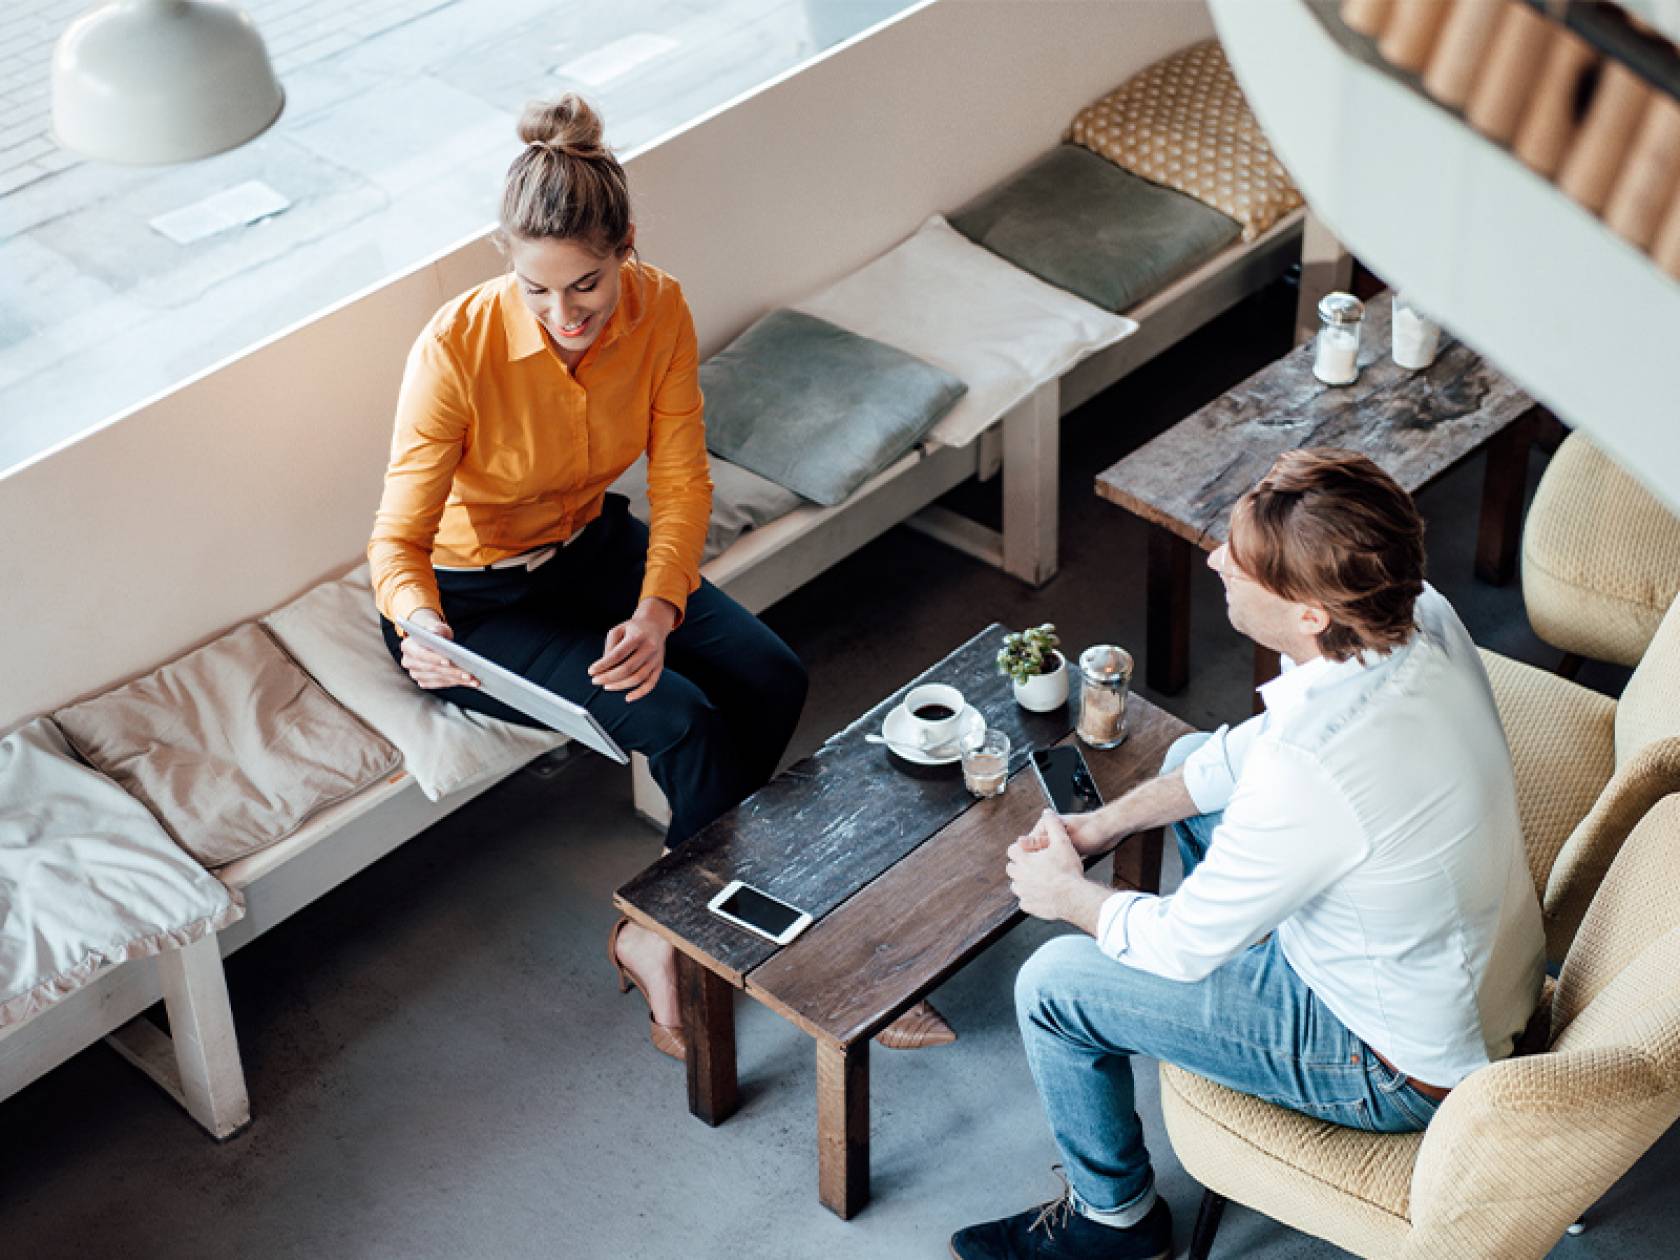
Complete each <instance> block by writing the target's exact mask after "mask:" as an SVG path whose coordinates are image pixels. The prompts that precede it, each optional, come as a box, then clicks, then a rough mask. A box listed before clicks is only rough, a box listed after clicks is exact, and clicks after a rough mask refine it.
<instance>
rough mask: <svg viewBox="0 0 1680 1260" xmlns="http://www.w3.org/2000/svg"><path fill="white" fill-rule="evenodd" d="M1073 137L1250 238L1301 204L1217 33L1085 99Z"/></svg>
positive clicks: (1072, 139)
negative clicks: (1191, 200) (1188, 198)
mask: <svg viewBox="0 0 1680 1260" xmlns="http://www.w3.org/2000/svg"><path fill="white" fill-rule="evenodd" d="M1068 139H1069V140H1071V141H1073V143H1075V144H1078V145H1083V146H1084V147H1085V148H1087V149H1090V150H1091V151H1092V152H1093V153H1098V154H1101V155H1102V156H1103V157H1105V158H1107V159H1108V160H1109V161H1111V162H1113V163H1114V164H1115V165H1117V166H1119V167H1122V168H1123V169H1125V170H1128V171H1131V172H1132V173H1133V174H1134V175H1141V176H1142V177H1143V178H1144V179H1148V180H1153V181H1154V182H1155V183H1157V184H1162V185H1164V186H1166V187H1168V188H1173V189H1176V190H1177V191H1179V192H1181V193H1184V194H1186V195H1187V196H1191V197H1194V198H1195V199H1196V200H1197V201H1200V202H1202V203H1203V204H1204V205H1209V206H1212V207H1213V208H1214V209H1215V210H1218V211H1221V212H1222V213H1224V214H1228V215H1230V216H1231V217H1232V218H1233V219H1235V220H1236V221H1237V222H1238V223H1240V224H1242V234H1243V239H1244V240H1245V241H1251V240H1253V239H1254V238H1255V237H1257V236H1259V235H1260V233H1262V232H1264V231H1265V230H1266V229H1267V228H1269V227H1271V226H1272V224H1274V223H1276V222H1277V221H1278V220H1279V219H1281V218H1282V217H1283V216H1284V215H1286V214H1288V213H1289V212H1290V211H1291V210H1294V209H1295V208H1296V207H1297V206H1299V205H1301V204H1302V200H1301V193H1300V190H1299V189H1297V188H1296V187H1295V184H1294V181H1293V180H1291V179H1290V178H1289V172H1288V171H1286V170H1284V169H1283V163H1282V162H1279V161H1278V160H1277V156H1276V155H1275V154H1274V153H1273V152H1272V146H1271V144H1270V142H1268V141H1267V139H1266V135H1265V133H1264V132H1263V131H1261V130H1260V124H1259V123H1258V122H1257V121H1256V120H1255V117H1254V113H1253V111H1252V110H1250V109H1249V107H1248V101H1247V100H1246V99H1244V97H1243V94H1242V89H1241V88H1240V87H1238V86H1237V80H1236V76H1235V75H1233V74H1232V73H1231V65H1230V63H1229V62H1228V61H1226V60H1225V50H1224V49H1222V48H1221V47H1220V46H1219V41H1218V40H1216V39H1208V40H1203V41H1202V42H1201V43H1199V44H1192V45H1191V46H1190V47H1189V48H1186V49H1184V50H1183V51H1181V52H1177V53H1174V54H1173V55H1172V56H1170V57H1167V58H1164V59H1163V60H1161V61H1158V62H1156V63H1155V64H1154V65H1152V66H1150V67H1149V68H1148V69H1146V70H1143V71H1141V72H1139V73H1138V74H1135V75H1133V76H1132V77H1131V78H1130V79H1127V80H1126V82H1125V83H1123V84H1121V85H1120V86H1119V87H1118V88H1116V89H1115V90H1114V91H1112V92H1110V93H1109V94H1108V95H1107V96H1104V97H1102V98H1101V99H1100V100H1096V101H1093V102H1092V103H1091V104H1089V105H1087V106H1086V107H1085V108H1084V109H1082V110H1080V111H1079V113H1078V114H1076V115H1075V116H1074V119H1073V125H1072V126H1071V127H1070V128H1069V129H1068Z"/></svg>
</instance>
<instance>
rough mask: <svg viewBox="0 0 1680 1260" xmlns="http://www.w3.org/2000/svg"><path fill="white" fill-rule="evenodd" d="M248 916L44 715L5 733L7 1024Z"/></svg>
mask: <svg viewBox="0 0 1680 1260" xmlns="http://www.w3.org/2000/svg"><path fill="white" fill-rule="evenodd" d="M240 914H241V911H240V908H239V906H238V905H237V904H236V903H235V901H234V900H233V898H231V897H230V896H229V895H228V891H227V889H225V888H224V887H222V885H221V884H220V883H218V882H217V881H216V879H215V878H214V877H212V876H211V875H209V874H207V873H206V872H205V871H204V870H203V869H202V868H201V867H200V866H199V865H198V864H197V863H196V862H194V861H193V860H192V859H191V858H189V857H188V856H187V855H186V854H185V853H183V852H181V850H180V848H179V847H177V846H176V844H175V842H174V841H172V840H171V839H170V838H169V837H168V836H167V835H165V834H164V832H163V829H162V828H161V827H159V826H158V824H157V820H156V819H154V818H153V817H152V816H151V815H150V814H149V813H147V812H146V808H145V806H143V805H141V804H140V802H139V801H136V800H135V799H134V798H133V797H131V796H129V795H128V794H127V793H126V792H124V791H123V790H122V789H121V788H119V787H118V786H117V785H116V784H115V783H113V782H111V780H110V779H107V778H106V777H105V776H104V775H102V774H100V773H98V772H97V771H95V770H92V769H89V768H88V767H87V766H86V765H84V764H83V763H82V762H80V761H78V760H76V758H75V755H74V754H73V753H72V752H71V750H70V747H69V745H68V744H67V743H66V742H65V740H64V736H63V735H62V734H61V733H60V732H59V731H58V729H57V728H56V727H55V726H53V724H52V723H51V722H50V721H48V720H47V719H46V718H36V719H35V720H34V721H33V722H31V723H29V724H28V725H27V726H24V727H23V728H21V729H20V730H17V731H14V732H12V734H10V735H8V736H7V737H6V738H5V739H3V740H0V1028H5V1027H7V1026H9V1025H11V1024H16V1023H21V1022H22V1021H24V1020H26V1019H28V1018H30V1016H32V1015H35V1014H36V1013H38V1012H39V1011H41V1010H42V1009H44V1008H45V1007H48V1006H50V1005H52V1004H53V1003H54V1002H57V1001H59V1000H60V999H61V998H64V997H66V996H68V995H69V994H71V993H73V992H75V991H76V990H77V989H79V988H81V987H82V986H83V985H84V984H86V983H88V981H90V980H92V979H93V978H94V976H96V975H98V974H99V972H100V971H102V970H103V969H104V968H106V967H109V966H113V965H115V964H117V963H120V962H125V961H127V960H128V959H131V958H143V957H146V956H147V955H150V954H157V953H161V952H162V951H164V950H166V949H176V948H179V947H180V946H183V945H189V944H191V943H192V942H193V941H196V940H199V939H201V938H202V937H205V936H208V935H209V934H211V933H213V932H215V931H217V930H218V929H220V928H224V927H226V926H227V925H228V924H230V923H232V922H233V921H234V920H235V919H237V918H239V916H240Z"/></svg>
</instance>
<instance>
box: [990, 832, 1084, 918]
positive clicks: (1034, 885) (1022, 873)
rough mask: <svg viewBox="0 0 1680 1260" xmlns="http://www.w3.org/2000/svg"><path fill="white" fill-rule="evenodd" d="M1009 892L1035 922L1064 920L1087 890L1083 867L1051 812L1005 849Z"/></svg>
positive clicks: (1076, 906) (1072, 912) (1070, 842)
mask: <svg viewBox="0 0 1680 1260" xmlns="http://www.w3.org/2000/svg"><path fill="white" fill-rule="evenodd" d="M1007 870H1008V874H1009V889H1010V891H1011V892H1013V893H1014V894H1015V896H1016V897H1017V898H1018V899H1019V900H1020V902H1021V909H1022V910H1024V911H1026V912H1027V913H1028V914H1030V915H1032V916H1033V918H1035V919H1068V920H1069V921H1070V922H1072V921H1074V920H1073V917H1072V916H1073V914H1074V912H1075V911H1076V909H1077V908H1078V904H1079V903H1080V902H1081V901H1082V898H1083V890H1084V889H1085V888H1086V887H1087V886H1088V885H1087V881H1086V879H1085V864H1084V863H1083V862H1082V861H1080V859H1079V852H1078V850H1077V849H1075V848H1074V847H1073V841H1072V840H1071V839H1070V838H1069V837H1068V833H1067V829H1066V828H1065V827H1064V826H1063V825H1062V820H1061V819H1060V818H1058V817H1057V816H1056V815H1055V814H1054V813H1053V812H1052V811H1050V810H1048V809H1047V810H1045V811H1044V813H1043V814H1041V815H1040V816H1039V819H1038V825H1037V826H1036V827H1034V828H1033V829H1032V831H1031V832H1029V833H1028V834H1026V835H1024V836H1022V837H1021V838H1020V839H1019V840H1017V841H1016V842H1015V843H1014V844H1012V845H1010V846H1009V866H1008V868H1007Z"/></svg>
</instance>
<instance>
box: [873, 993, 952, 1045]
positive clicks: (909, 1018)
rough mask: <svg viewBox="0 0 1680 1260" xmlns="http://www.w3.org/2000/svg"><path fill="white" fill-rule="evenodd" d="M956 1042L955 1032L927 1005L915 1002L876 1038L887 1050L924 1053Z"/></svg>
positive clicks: (876, 1035) (930, 1004)
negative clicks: (923, 1051) (921, 1051)
mask: <svg viewBox="0 0 1680 1260" xmlns="http://www.w3.org/2000/svg"><path fill="white" fill-rule="evenodd" d="M956 1039H957V1030H956V1029H955V1028H952V1027H951V1025H949V1024H947V1023H946V1022H945V1017H944V1016H943V1015H941V1014H940V1013H939V1012H938V1011H936V1010H934V1009H933V1003H932V1002H926V1001H923V1002H917V1003H916V1005H914V1006H912V1007H911V1008H910V1009H909V1010H907V1011H905V1012H904V1014H902V1015H900V1016H899V1017H898V1018H897V1019H895V1020H893V1022H892V1023H890V1024H888V1025H887V1026H886V1027H885V1028H883V1029H881V1031H880V1032H878V1033H876V1034H875V1042H876V1044H877V1045H882V1046H885V1047H886V1048H887V1049H889V1050H927V1049H930V1048H931V1047H933V1046H948V1045H950V1044H951V1043H952V1042H953V1041H955V1040H956Z"/></svg>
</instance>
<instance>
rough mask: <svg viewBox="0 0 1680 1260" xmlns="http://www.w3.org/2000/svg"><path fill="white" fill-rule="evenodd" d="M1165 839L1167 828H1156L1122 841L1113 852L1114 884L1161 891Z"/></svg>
mask: <svg viewBox="0 0 1680 1260" xmlns="http://www.w3.org/2000/svg"><path fill="white" fill-rule="evenodd" d="M1165 840H1166V831H1165V829H1164V828H1162V827H1154V828H1151V829H1150V830H1148V831H1140V832H1138V833H1137V834H1136V835H1135V836H1132V837H1130V838H1129V839H1127V840H1124V841H1122V842H1121V844H1120V847H1119V848H1118V849H1116V850H1115V852H1114V886H1115V887H1116V888H1130V889H1135V890H1136V891H1138V892H1147V893H1158V892H1160V891H1161V849H1162V846H1163V844H1164V843H1165Z"/></svg>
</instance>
